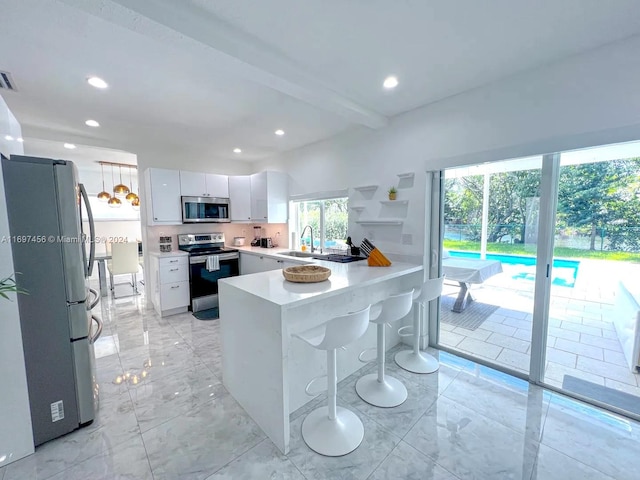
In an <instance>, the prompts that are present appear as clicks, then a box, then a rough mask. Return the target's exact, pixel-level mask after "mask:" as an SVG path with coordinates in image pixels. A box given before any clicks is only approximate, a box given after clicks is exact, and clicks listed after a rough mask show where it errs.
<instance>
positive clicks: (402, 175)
mask: <svg viewBox="0 0 640 480" xmlns="http://www.w3.org/2000/svg"><path fill="white" fill-rule="evenodd" d="M414 175H415V173H413V172H410V173H399V174H398V178H399V179H403V178H413V176H414Z"/></svg>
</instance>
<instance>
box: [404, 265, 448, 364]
mask: <svg viewBox="0 0 640 480" xmlns="http://www.w3.org/2000/svg"><path fill="white" fill-rule="evenodd" d="M443 282H444V275H443V276H442V277H440V278H430V279H429V280H427V281H426V282H424V284H423V285H422V288H421V289H420V290H418V291H417V292H416V293H415V294H414V303H415V305H416V309H415V312H414V313H413V327H403V328H401V329H400V330H398V333H399V334H400V335H401V336H405V335H404V334H403V333H402V330H404V329H407V328H412V330H413V331H412V333H410V334H409V335H412V336H413V350H403V351H401V352H398V353H396V356H395V360H396V363H397V364H398V366H399V367H400V368H403V369H404V370H407V371H408V372H412V373H433V372H435V371H437V370H438V368H440V364H439V363H438V360H437V359H436V358H435V357H434V356H433V355H430V354H428V353H427V352H422V351H420V325H422V319H423V318H425V315H424V312H425V309H426V304H427V303H428V302H430V301H431V300H435V299H436V298H438V297H439V296H440V295H442V284H443Z"/></svg>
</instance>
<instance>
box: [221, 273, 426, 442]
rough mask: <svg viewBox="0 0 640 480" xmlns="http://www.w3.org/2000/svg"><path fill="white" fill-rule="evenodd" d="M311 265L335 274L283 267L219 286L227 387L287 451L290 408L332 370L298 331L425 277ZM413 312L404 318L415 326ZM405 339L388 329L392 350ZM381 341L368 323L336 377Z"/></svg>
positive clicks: (344, 353)
mask: <svg viewBox="0 0 640 480" xmlns="http://www.w3.org/2000/svg"><path fill="white" fill-rule="evenodd" d="M313 263H314V264H322V265H323V266H327V267H329V268H331V270H332V274H331V277H329V279H328V280H325V281H323V282H318V283H306V284H305V283H292V282H289V281H287V280H285V278H284V277H283V275H282V271H281V270H272V271H268V272H262V273H255V274H251V275H241V276H239V277H232V278H227V279H224V280H221V281H220V283H219V295H220V297H219V299H220V338H221V347H222V381H223V384H224V385H225V387H226V388H227V390H228V391H229V393H231V395H232V396H233V397H234V398H235V399H236V400H237V401H238V403H240V405H241V406H242V407H243V408H244V409H245V410H246V411H247V413H248V414H249V415H250V416H251V417H252V418H253V420H254V421H255V422H256V423H257V424H258V425H259V426H260V427H261V428H262V429H263V430H264V432H265V433H266V434H267V436H269V438H270V439H271V440H272V441H273V442H274V444H275V445H276V446H277V447H278V448H279V449H280V450H281V451H282V452H283V453H287V452H288V451H289V438H290V430H289V415H290V413H292V412H294V411H295V410H297V409H298V408H300V407H301V406H303V405H304V404H306V403H307V402H309V401H311V400H312V398H311V397H309V396H307V395H306V394H305V392H304V389H305V385H306V384H307V383H308V382H309V381H310V380H311V379H312V378H314V377H316V376H319V375H324V374H326V358H325V355H324V352H320V351H318V350H315V349H313V348H311V347H309V346H308V345H305V344H304V343H303V342H301V341H300V340H297V339H295V338H292V334H295V333H298V332H302V331H305V330H307V329H309V328H313V327H315V326H317V325H320V324H322V323H324V322H326V321H328V320H329V319H331V318H333V317H335V316H338V315H343V314H345V313H347V312H353V311H356V310H359V309H361V308H364V307H366V306H367V305H369V304H373V303H376V302H378V301H381V300H384V299H385V298H386V297H387V296H389V295H392V294H396V293H400V292H403V291H407V290H410V289H412V288H417V287H419V286H420V285H422V282H423V268H422V266H421V265H414V264H408V263H394V264H393V265H391V266H390V267H384V268H382V267H368V266H367V265H365V264H364V263H363V262H354V263H348V264H335V263H329V262H318V261H316V262H313ZM410 316H411V313H410V314H409V315H408V316H407V319H405V321H404V322H403V323H409V322H410ZM399 341H400V337H399V336H398V335H397V332H396V331H395V329H394V330H393V331H390V332H389V335H388V336H387V344H386V348H387V349H389V348H391V347H393V346H394V345H396V344H397V343H398V342H399ZM375 344H376V332H375V327H374V326H371V325H370V326H369V329H368V330H367V332H366V333H365V335H364V336H363V337H362V338H360V339H359V340H358V341H357V342H355V343H353V344H351V345H349V346H347V349H346V350H339V351H338V366H339V370H338V380H342V379H344V378H346V377H347V376H349V375H350V374H352V373H354V372H355V371H357V370H358V369H360V368H361V367H362V366H363V364H362V363H361V362H360V361H359V360H358V354H359V353H360V352H361V351H362V350H364V349H365V348H370V347H373V346H375Z"/></svg>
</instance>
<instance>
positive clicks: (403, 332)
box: [398, 325, 413, 337]
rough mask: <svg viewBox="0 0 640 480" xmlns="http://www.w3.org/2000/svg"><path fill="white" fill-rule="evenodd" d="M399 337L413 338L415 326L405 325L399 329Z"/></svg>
mask: <svg viewBox="0 0 640 480" xmlns="http://www.w3.org/2000/svg"><path fill="white" fill-rule="evenodd" d="M398 335H400V336H401V337H413V325H405V326H404V327H400V328H399V329H398Z"/></svg>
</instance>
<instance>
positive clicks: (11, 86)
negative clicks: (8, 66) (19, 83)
mask: <svg viewBox="0 0 640 480" xmlns="http://www.w3.org/2000/svg"><path fill="white" fill-rule="evenodd" d="M2 90H13V91H16V90H18V89H17V88H16V84H15V83H14V81H13V77H12V76H11V74H10V73H9V72H3V71H2V70H0V91H2Z"/></svg>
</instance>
